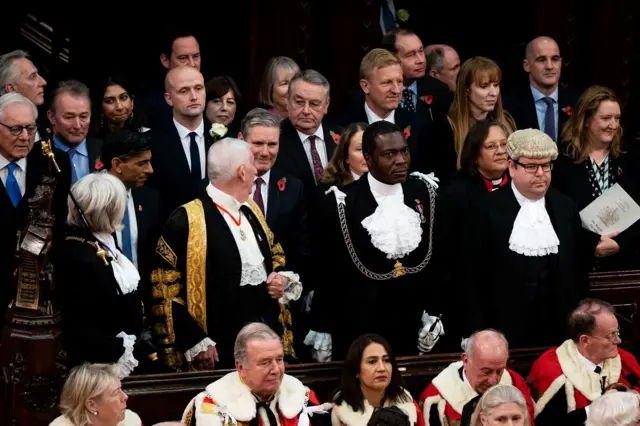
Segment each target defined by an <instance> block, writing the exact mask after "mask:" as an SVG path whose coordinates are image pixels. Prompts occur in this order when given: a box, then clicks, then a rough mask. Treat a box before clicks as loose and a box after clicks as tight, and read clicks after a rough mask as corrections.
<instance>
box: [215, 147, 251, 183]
mask: <svg viewBox="0 0 640 426" xmlns="http://www.w3.org/2000/svg"><path fill="white" fill-rule="evenodd" d="M243 164H247V165H250V164H253V153H252V152H251V145H249V144H248V143H247V142H245V141H242V140H240V139H235V138H224V139H222V140H219V141H218V142H216V143H214V144H213V145H211V148H209V152H208V153H207V169H208V177H209V181H210V182H212V183H215V182H220V183H225V182H229V181H230V180H232V179H233V176H234V175H235V173H236V169H237V168H238V167H239V166H241V165H243Z"/></svg>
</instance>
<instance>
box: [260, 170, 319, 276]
mask: <svg viewBox="0 0 640 426" xmlns="http://www.w3.org/2000/svg"><path fill="white" fill-rule="evenodd" d="M279 182H280V183H279ZM281 184H282V185H281ZM280 188H283V189H282V190H280ZM266 208H267V225H269V228H270V229H271V231H272V232H273V234H274V235H275V238H276V240H278V241H280V245H281V246H282V249H283V250H284V254H285V256H286V259H287V270H291V271H294V272H296V273H297V274H300V276H301V277H302V276H304V275H305V272H306V269H307V262H308V261H309V257H310V255H309V250H310V249H309V229H308V225H307V206H306V204H305V198H304V185H303V184H302V181H301V180H300V179H298V178H296V177H295V176H293V175H291V174H289V173H287V172H285V171H284V170H280V169H278V168H277V167H274V168H272V169H271V172H270V176H269V196H268V198H267V206H266ZM302 282H305V281H304V278H302Z"/></svg>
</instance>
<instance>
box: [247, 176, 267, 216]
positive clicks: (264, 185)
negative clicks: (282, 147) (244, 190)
mask: <svg viewBox="0 0 640 426" xmlns="http://www.w3.org/2000/svg"><path fill="white" fill-rule="evenodd" d="M259 177H261V178H262V180H263V181H264V182H263V183H262V186H261V187H260V193H261V194H262V203H263V204H264V212H263V213H264V217H265V218H266V217H267V206H268V205H269V203H268V199H269V178H270V177H271V169H269V170H267V171H266V172H265V173H264V174H263V175H262V176H256V179H258V178H259ZM255 192H256V181H255V179H254V181H253V187H252V188H251V198H253V194H255Z"/></svg>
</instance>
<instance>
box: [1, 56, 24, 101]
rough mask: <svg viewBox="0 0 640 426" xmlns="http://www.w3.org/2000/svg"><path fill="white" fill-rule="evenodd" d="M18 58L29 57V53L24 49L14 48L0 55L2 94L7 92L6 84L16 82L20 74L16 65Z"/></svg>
mask: <svg viewBox="0 0 640 426" xmlns="http://www.w3.org/2000/svg"><path fill="white" fill-rule="evenodd" d="M16 59H29V55H28V54H27V52H25V51H24V50H14V51H12V52H9V53H5V54H4V55H2V56H0V95H4V94H5V93H7V91H6V88H5V86H6V85H7V84H12V83H15V82H16V80H17V79H18V75H19V74H20V70H19V69H18V67H17V66H16V64H15V62H16Z"/></svg>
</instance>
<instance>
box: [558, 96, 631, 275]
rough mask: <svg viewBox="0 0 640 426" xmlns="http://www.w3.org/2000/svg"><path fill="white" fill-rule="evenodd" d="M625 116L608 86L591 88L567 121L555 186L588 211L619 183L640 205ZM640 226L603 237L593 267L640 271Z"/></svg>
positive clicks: (563, 132)
mask: <svg viewBox="0 0 640 426" xmlns="http://www.w3.org/2000/svg"><path fill="white" fill-rule="evenodd" d="M621 114H622V111H621V106H620V101H619V100H618V97H617V96H616V94H615V93H614V92H613V91H612V90H611V89H609V88H607V87H603V86H591V87H589V88H588V89H587V90H586V91H585V92H584V93H583V94H582V95H581V96H580V99H578V102H577V104H576V106H575V107H574V108H573V111H572V115H571V116H570V117H569V120H568V121H567V122H566V123H565V125H564V127H563V129H562V133H561V135H562V136H561V142H560V147H559V148H560V149H559V151H560V153H561V155H560V156H559V157H558V160H557V161H556V164H555V166H554V169H553V179H552V181H551V184H552V185H553V186H554V187H556V188H557V189H559V190H560V191H562V192H564V193H565V194H566V195H568V196H569V197H571V198H572V199H573V201H574V202H575V203H576V204H577V205H578V209H579V210H582V209H584V208H585V207H587V206H588V205H589V204H590V203H591V202H592V201H594V200H595V199H597V198H598V197H600V196H601V195H602V193H604V192H605V191H607V190H608V189H609V188H611V187H613V186H614V185H615V184H619V185H620V186H621V187H622V189H624V190H625V191H626V192H627V193H628V194H629V195H630V196H631V197H632V198H633V199H634V200H636V202H640V157H639V156H638V155H637V153H636V152H634V150H629V152H625V150H624V149H623V140H622V126H621V125H620V116H621ZM639 248H640V222H636V223H635V224H633V225H631V227H629V228H628V229H626V230H625V231H623V232H621V233H619V234H610V235H603V236H601V239H600V243H599V244H598V246H597V248H596V252H595V257H596V258H595V261H594V263H593V269H595V270H605V271H606V270H620V269H625V270H626V269H637V268H638V267H640V262H639V261H638V255H639V254H640V249H639Z"/></svg>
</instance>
